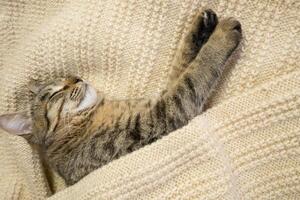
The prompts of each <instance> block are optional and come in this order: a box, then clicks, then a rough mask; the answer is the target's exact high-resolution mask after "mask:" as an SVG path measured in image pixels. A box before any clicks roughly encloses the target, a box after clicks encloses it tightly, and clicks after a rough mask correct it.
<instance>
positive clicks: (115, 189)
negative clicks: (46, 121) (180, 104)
mask: <svg viewBox="0 0 300 200" xmlns="http://www.w3.org/2000/svg"><path fill="white" fill-rule="evenodd" d="M205 7H206V8H212V9H214V10H215V11H216V12H217V13H218V14H219V16H220V17H228V16H234V17H236V18H237V19H239V20H240V22H241V23H242V26H243V34H244V39H243V44H242V45H241V46H240V47H239V49H238V51H237V52H235V55H234V56H233V57H232V59H231V61H230V62H228V63H227V69H226V73H225V74H224V77H223V79H222V81H221V83H220V84H219V86H218V88H217V90H216V92H215V93H214V95H213V97H212V98H211V99H210V101H209V104H208V106H207V108H208V109H207V111H206V112H205V113H204V114H203V115H200V116H198V117H197V118H195V119H194V120H192V121H191V122H190V124H189V125H188V126H186V127H184V128H182V129H180V130H178V131H175V132H174V133H172V134H170V135H169V136H167V137H164V138H163V139H162V140H160V141H158V142H156V143H154V144H153V145H149V146H147V147H145V148H143V149H141V150H139V151H136V152H134V153H132V154H130V155H128V156H125V157H123V158H121V159H119V160H117V161H114V162H112V163H110V164H109V165H107V166H105V167H103V168H101V169H99V170H96V171H95V172H93V173H92V174H90V175H88V176H87V177H86V178H84V179H82V180H81V181H80V182H79V183H77V184H75V185H74V186H72V187H69V188H67V189H64V186H63V184H62V182H61V180H60V179H59V178H58V177H57V176H54V177H53V176H51V177H48V179H46V178H45V175H44V174H45V173H44V168H43V167H41V164H40V160H39V157H38V154H37V152H36V151H35V150H34V149H32V147H30V146H29V145H28V144H27V143H26V141H25V140H23V139H22V138H19V137H14V136H10V135H8V134H7V133H5V132H3V131H1V133H0V177H1V179H0V199H18V198H19V199H43V198H46V197H47V196H48V195H50V194H51V192H50V188H51V190H54V191H56V192H57V191H58V190H60V192H57V193H56V194H55V195H54V196H52V197H51V198H52V199H176V198H178V199H297V198H299V196H300V180H299V179H300V178H299V176H300V156H299V154H300V125H299V124H300V118H299V116H300V99H299V95H300V86H299V85H300V66H299V53H300V52H299V51H300V40H299V39H300V38H299V33H300V24H299V21H300V17H299V12H300V4H299V1H296V0H284V1H279V0H278V1H276V0H273V1H271V0H268V1H258V0H253V1H246V0H230V1H225V0H219V1H217V0H213V1H208V0H202V1H201V0H194V1H193V0H174V1H173V0H143V1H137V0H124V1H117V0H113V1H112V0H106V1H98V0H72V1H67V0H52V1H43V0H0V73H1V77H0V114H2V113H7V112H14V111H18V110H23V109H27V108H28V104H29V101H30V99H31V97H30V95H29V92H28V89H27V88H26V84H27V83H28V81H29V79H30V78H36V79H41V80H47V79H51V78H55V77H57V76H63V75H66V74H68V73H73V74H78V75H80V76H82V77H83V78H85V79H87V80H89V81H90V82H92V83H93V84H94V85H95V86H96V87H97V88H98V89H99V90H101V91H103V92H104V93H105V94H106V95H108V96H110V97H111V98H118V99H122V98H139V97H148V98H153V97H155V96H156V95H157V94H158V93H159V92H160V91H161V90H162V89H163V88H164V87H165V86H166V81H167V77H168V72H169V70H170V64H171V61H172V58H173V56H174V53H175V51H176V48H177V44H178V41H179V40H180V38H181V37H182V35H183V34H184V33H185V31H186V30H187V27H188V26H189V25H190V22H191V20H192V17H193V16H194V15H195V13H196V11H197V10H198V9H201V8H205ZM47 174H49V173H47ZM50 174H51V173H50Z"/></svg>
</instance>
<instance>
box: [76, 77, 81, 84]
mask: <svg viewBox="0 0 300 200" xmlns="http://www.w3.org/2000/svg"><path fill="white" fill-rule="evenodd" d="M79 82H82V79H81V78H79V77H74V84H76V83H79Z"/></svg>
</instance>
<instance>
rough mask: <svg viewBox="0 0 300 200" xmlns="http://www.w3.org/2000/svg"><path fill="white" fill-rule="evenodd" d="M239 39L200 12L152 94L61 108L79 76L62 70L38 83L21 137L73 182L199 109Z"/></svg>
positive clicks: (227, 24) (235, 27)
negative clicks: (162, 84) (27, 129)
mask: <svg viewBox="0 0 300 200" xmlns="http://www.w3.org/2000/svg"><path fill="white" fill-rule="evenodd" d="M240 39H241V26H240V24H239V22H238V21H236V20H234V19H232V18H229V19H225V20H223V21H220V22H219V23H218V20H217V16H216V15H215V13H214V12H213V11H211V10H206V11H204V12H201V13H200V12H199V14H198V15H197V16H196V17H195V20H194V21H193V23H192V25H191V27H190V31H189V32H188V34H187V35H186V36H185V37H184V38H183V39H182V40H181V42H180V46H179V49H178V51H177V53H176V56H175V58H174V62H173V71H172V73H171V75H170V79H169V82H168V85H167V89H166V90H165V91H163V92H162V94H161V95H160V97H159V98H158V99H157V100H156V101H152V100H126V101H114V100H108V99H106V98H105V97H103V95H101V94H100V93H98V94H97V95H98V96H97V102H96V103H95V104H94V105H92V106H91V107H88V108H86V109H83V110H80V111H77V112H68V111H69V110H72V108H74V106H75V107H76V106H78V104H79V103H80V101H78V102H77V104H75V103H74V102H76V101H77V99H80V97H82V94H81V93H82V90H81V89H80V88H79V87H77V86H78V84H80V82H81V80H80V79H79V78H76V77H67V78H65V79H60V80H58V81H53V82H51V83H49V84H46V85H43V87H41V86H40V88H39V89H38V90H37V91H38V92H37V97H36V98H35V101H34V102H33V103H32V107H31V116H32V122H33V126H32V134H30V135H29V136H25V137H26V138H27V139H28V140H29V141H30V142H32V143H37V144H39V145H40V146H41V147H42V149H43V152H44V154H45V157H46V160H47V161H48V162H49V164H50V165H51V166H52V167H53V168H54V169H56V170H57V171H58V172H59V173H60V174H61V175H62V177H64V179H65V180H66V183H67V184H69V185H72V184H74V183H76V182H77V181H78V180H80V179H81V178H82V177H84V176H85V175H87V174H88V173H90V172H91V171H93V170H95V169H97V168H99V167H101V166H103V165H105V164H107V163H108V162H110V161H112V160H114V159H117V158H119V157H120V156H123V155H125V154H127V153H130V152H132V151H134V150H137V149H139V148H141V147H143V146H144V145H147V144H149V143H151V142H153V141H155V140H157V139H159V138H161V137H162V136H164V135H166V134H168V133H170V132H171V131H174V130H176V129H178V128H180V127H182V126H184V125H186V124H187V123H188V121H189V120H191V119H192V118H194V117H195V116H196V115H198V114H200V113H201V111H202V109H203V105H204V103H205V102H206V99H207V98H208V97H209V94H210V92H211V91H212V89H213V88H214V86H215V85H216V83H217V81H218V79H219V77H220V75H221V74H222V70H223V66H224V63H225V61H226V60H227V59H228V57H229V56H230V54H231V53H232V51H233V50H234V49H235V48H236V46H237V45H238V43H239V41H240ZM41 88H42V89H41ZM54 88H55V89H54ZM59 95H60V96H59ZM67 95H68V97H69V98H66V96H67ZM70 102H72V103H73V104H74V105H73V104H72V105H70V106H69V105H68V104H71V103H70ZM66 106H69V108H70V109H69V110H68V109H65V107H66Z"/></svg>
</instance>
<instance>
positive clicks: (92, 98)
mask: <svg viewBox="0 0 300 200" xmlns="http://www.w3.org/2000/svg"><path fill="white" fill-rule="evenodd" d="M97 101H98V95H97V91H96V89H95V88H93V87H92V86H91V85H89V84H87V86H86V91H85V95H84V97H83V99H82V100H81V102H80V104H79V105H78V107H77V108H76V111H80V110H83V109H86V108H89V107H92V106H94V105H95V104H96V103H97Z"/></svg>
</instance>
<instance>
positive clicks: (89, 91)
mask: <svg viewBox="0 0 300 200" xmlns="http://www.w3.org/2000/svg"><path fill="white" fill-rule="evenodd" d="M29 89H30V90H31V91H32V92H33V93H34V99H33V101H32V102H31V109H30V114H28V113H27V112H18V113H11V114H4V115H1V116H0V128H2V129H4V130H6V131H7V132H9V133H11V134H14V135H20V136H23V137H24V138H26V139H27V140H29V142H31V143H36V144H43V143H44V142H45V137H47V135H49V134H51V133H53V132H55V131H56V129H57V128H58V127H59V126H61V125H60V123H61V122H62V121H63V119H65V118H68V120H70V119H69V118H71V117H72V116H76V114H78V113H81V112H83V111H85V110H88V109H89V108H92V107H93V106H94V105H96V103H97V102H98V101H99V95H98V93H97V91H96V90H95V89H94V88H93V87H92V86H91V85H90V84H88V83H86V82H84V81H83V80H82V79H80V78H79V77H75V76H69V77H67V78H60V79H56V80H54V81H50V82H48V83H46V84H40V83H38V82H37V81H31V82H30V84H29Z"/></svg>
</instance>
